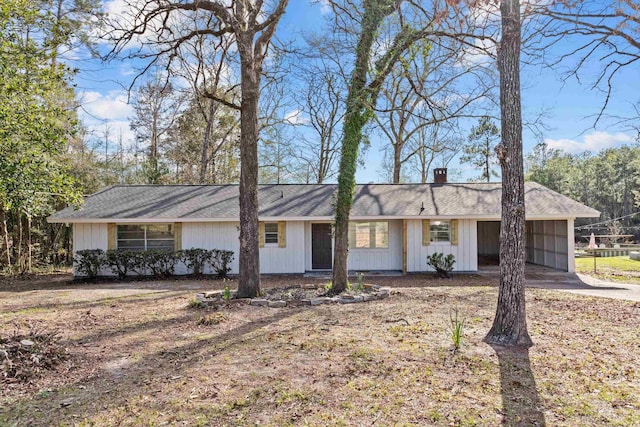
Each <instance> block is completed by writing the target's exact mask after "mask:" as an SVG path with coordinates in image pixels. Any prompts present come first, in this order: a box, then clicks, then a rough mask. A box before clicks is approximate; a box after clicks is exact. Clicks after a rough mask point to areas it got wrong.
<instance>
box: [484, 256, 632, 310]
mask: <svg viewBox="0 0 640 427" xmlns="http://www.w3.org/2000/svg"><path fill="white" fill-rule="evenodd" d="M479 274H480V275H486V276H489V277H491V276H493V277H499V276H500V270H499V268H498V267H497V266H491V267H488V268H487V267H483V268H482V269H481V270H480V271H479ZM525 276H526V282H525V284H526V286H527V287H529V288H542V289H554V290H557V291H562V292H571V293H574V294H581V295H590V296H595V297H604V298H615V299H624V300H628V301H638V302H640V285H631V284H626V283H617V282H607V281H605V280H600V279H596V278H595V277H591V276H587V275H584V274H576V273H564V272H561V271H558V270H554V269H551V268H547V267H541V266H537V265H530V264H527V266H526V273H525Z"/></svg>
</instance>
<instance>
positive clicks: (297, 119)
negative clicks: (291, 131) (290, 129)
mask: <svg viewBox="0 0 640 427" xmlns="http://www.w3.org/2000/svg"><path fill="white" fill-rule="evenodd" d="M284 121H285V122H287V123H289V124H291V125H303V124H305V123H307V119H305V118H304V117H303V116H302V111H300V110H298V109H296V110H291V111H289V112H288V113H287V114H285V115H284Z"/></svg>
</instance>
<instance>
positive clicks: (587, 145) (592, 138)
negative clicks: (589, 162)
mask: <svg viewBox="0 0 640 427" xmlns="http://www.w3.org/2000/svg"><path fill="white" fill-rule="evenodd" d="M634 141H635V139H634V138H633V137H632V136H630V135H627V134H625V133H622V132H619V133H608V132H599V131H598V132H593V133H590V134H588V135H585V136H584V138H583V140H582V141H577V140H574V139H550V138H547V139H545V140H544V142H546V143H547V145H548V146H549V148H552V149H560V150H563V151H564V152H566V153H570V154H578V153H582V152H584V151H591V152H594V153H597V152H599V151H600V150H604V149H607V148H613V147H619V146H621V145H625V144H629V143H632V142H634Z"/></svg>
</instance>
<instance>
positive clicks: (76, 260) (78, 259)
mask: <svg viewBox="0 0 640 427" xmlns="http://www.w3.org/2000/svg"><path fill="white" fill-rule="evenodd" d="M105 261H106V260H105V254H104V251H103V250H102V249H84V250H81V251H78V252H76V255H75V256H74V257H73V264H74V265H75V267H76V270H77V271H78V272H80V273H82V274H84V275H85V276H86V277H87V278H88V279H95V278H96V277H98V274H99V273H100V270H101V269H102V267H103V266H104V265H105Z"/></svg>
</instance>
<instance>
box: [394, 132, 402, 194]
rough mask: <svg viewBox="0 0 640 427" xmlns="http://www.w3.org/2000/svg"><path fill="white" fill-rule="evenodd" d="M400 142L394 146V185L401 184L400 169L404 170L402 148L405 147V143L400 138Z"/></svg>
mask: <svg viewBox="0 0 640 427" xmlns="http://www.w3.org/2000/svg"><path fill="white" fill-rule="evenodd" d="M398 139H399V141H396V143H395V144H393V183H394V184H400V169H401V168H402V147H403V146H404V142H403V141H402V140H401V138H398Z"/></svg>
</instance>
